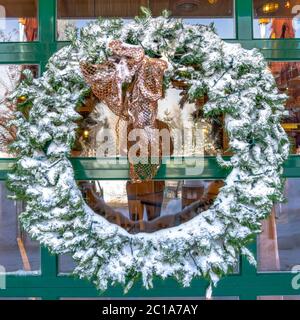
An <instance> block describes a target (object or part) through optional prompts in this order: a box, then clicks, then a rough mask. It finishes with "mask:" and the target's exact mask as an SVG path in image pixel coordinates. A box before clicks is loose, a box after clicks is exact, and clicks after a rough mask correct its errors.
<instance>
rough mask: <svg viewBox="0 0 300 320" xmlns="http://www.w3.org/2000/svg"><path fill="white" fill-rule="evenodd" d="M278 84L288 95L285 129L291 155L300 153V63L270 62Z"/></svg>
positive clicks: (284, 121) (284, 120)
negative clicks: (287, 113)
mask: <svg viewBox="0 0 300 320" xmlns="http://www.w3.org/2000/svg"><path fill="white" fill-rule="evenodd" d="M269 68H270V69H271V71H272V73H273V75H274V77H275V80H276V84H277V86H278V88H279V90H280V91H281V92H282V93H286V94H287V95H288V100H287V102H286V109H287V110H288V111H289V115H288V117H286V118H284V119H283V124H282V125H283V127H284V129H285V130H286V131H287V133H288V135H289V138H290V143H291V153H297V154H299V153H300V63H299V62H270V63H269Z"/></svg>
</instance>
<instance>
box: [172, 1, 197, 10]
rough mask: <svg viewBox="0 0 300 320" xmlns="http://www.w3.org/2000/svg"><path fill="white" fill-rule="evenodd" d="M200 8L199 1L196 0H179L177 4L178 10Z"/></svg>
mask: <svg viewBox="0 0 300 320" xmlns="http://www.w3.org/2000/svg"><path fill="white" fill-rule="evenodd" d="M197 8H198V3H197V2H196V1H179V3H178V4H177V5H176V9H177V10H183V11H192V10H195V9H197Z"/></svg>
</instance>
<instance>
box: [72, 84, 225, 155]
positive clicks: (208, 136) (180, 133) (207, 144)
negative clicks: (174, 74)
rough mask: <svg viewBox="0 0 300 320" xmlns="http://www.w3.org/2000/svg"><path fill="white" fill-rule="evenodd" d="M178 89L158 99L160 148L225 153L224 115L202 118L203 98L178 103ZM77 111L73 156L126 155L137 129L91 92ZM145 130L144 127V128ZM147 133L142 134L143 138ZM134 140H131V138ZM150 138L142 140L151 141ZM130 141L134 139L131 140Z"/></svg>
mask: <svg viewBox="0 0 300 320" xmlns="http://www.w3.org/2000/svg"><path fill="white" fill-rule="evenodd" d="M181 92H182V91H181V90H179V89H176V88H170V89H168V90H167V91H166V94H165V97H164V98H163V99H162V100H160V101H159V102H158V114H157V120H156V121H155V128H157V129H158V130H159V131H157V133H159V134H160V136H161V139H162V140H161V142H160V144H161V148H162V150H163V152H164V155H165V156H195V157H202V156H203V155H216V154H217V153H223V154H228V148H229V146H228V139H227V135H226V133H225V130H224V127H223V118H222V117H214V118H212V119H204V118H203V110H202V107H203V105H204V103H205V102H206V98H205V97H203V99H199V100H198V101H197V102H196V103H188V102H185V103H184V107H183V108H182V106H181V101H182V95H181ZM78 112H79V113H80V114H81V115H82V120H81V121H80V123H79V129H78V131H77V139H76V143H75V144H74V146H73V151H72V156H73V157H98V158H102V157H104V156H105V157H114V156H116V155H118V156H127V154H128V153H129V152H130V148H131V146H132V143H130V142H129V139H130V135H131V137H133V135H134V134H136V133H141V131H140V132H136V131H134V130H133V127H132V126H131V125H130V124H129V122H128V121H124V120H122V118H120V117H119V116H118V115H116V114H115V113H113V112H112V111H111V110H110V109H109V107H108V106H107V105H106V104H104V103H100V102H99V100H98V99H97V98H96V97H95V96H94V94H92V93H91V96H90V97H88V98H87V99H86V100H85V102H84V104H83V105H82V106H81V107H79V109H78ZM143 132H145V131H143ZM146 136H147V135H146V133H145V134H144V137H145V139H146ZM131 141H133V140H131ZM152 141H153V140H151V139H148V140H147V141H146V140H145V143H148V146H149V147H150V144H151V143H152ZM133 142H137V141H136V140H134V141H133Z"/></svg>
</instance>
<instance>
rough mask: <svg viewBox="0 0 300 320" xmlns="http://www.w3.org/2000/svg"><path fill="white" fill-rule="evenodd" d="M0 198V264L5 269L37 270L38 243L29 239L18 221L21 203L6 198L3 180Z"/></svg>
mask: <svg viewBox="0 0 300 320" xmlns="http://www.w3.org/2000/svg"><path fill="white" fill-rule="evenodd" d="M0 200H1V206H0V265H2V266H4V267H5V269H6V271H14V272H15V271H18V270H23V271H27V272H29V271H34V270H39V259H40V258H39V256H40V250H39V244H38V243H37V242H35V241H31V240H30V238H29V237H28V236H27V235H26V234H25V233H24V231H23V230H22V228H21V226H20V223H19V221H18V215H19V213H20V212H22V211H23V210H24V205H23V203H21V202H15V201H12V200H9V199H7V190H6V187H5V184H4V182H1V183H0Z"/></svg>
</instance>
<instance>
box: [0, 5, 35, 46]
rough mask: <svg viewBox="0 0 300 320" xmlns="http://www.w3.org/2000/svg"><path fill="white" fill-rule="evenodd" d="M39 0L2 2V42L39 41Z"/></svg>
mask: <svg viewBox="0 0 300 320" xmlns="http://www.w3.org/2000/svg"><path fill="white" fill-rule="evenodd" d="M37 6H38V0H0V42H8V41H14V42H19V41H36V40H37V39H38V20H37Z"/></svg>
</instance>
